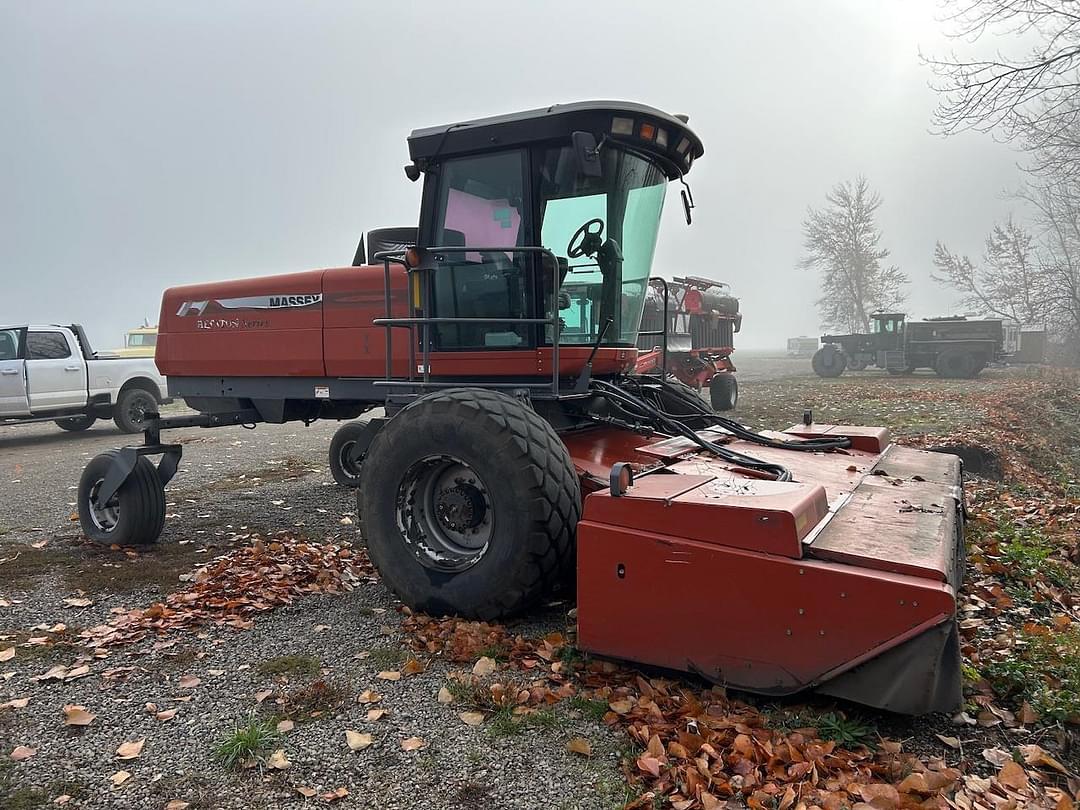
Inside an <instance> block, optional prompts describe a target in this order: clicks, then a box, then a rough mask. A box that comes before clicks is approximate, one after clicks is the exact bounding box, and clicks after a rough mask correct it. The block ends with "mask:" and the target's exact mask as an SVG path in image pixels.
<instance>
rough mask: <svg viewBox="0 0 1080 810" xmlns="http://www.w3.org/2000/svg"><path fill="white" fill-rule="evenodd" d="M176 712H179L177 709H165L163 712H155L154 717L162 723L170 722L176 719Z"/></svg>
mask: <svg viewBox="0 0 1080 810" xmlns="http://www.w3.org/2000/svg"><path fill="white" fill-rule="evenodd" d="M177 711H179V710H178V709H165V711H162V712H157V713H156V714H154V717H156V718H157V719H158V720H160V721H162V722H163V723H164V722H165V721H166V720H172V719H173V718H174V717H176V712H177Z"/></svg>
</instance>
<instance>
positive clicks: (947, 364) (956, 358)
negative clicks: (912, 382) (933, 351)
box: [934, 350, 980, 380]
mask: <svg viewBox="0 0 1080 810" xmlns="http://www.w3.org/2000/svg"><path fill="white" fill-rule="evenodd" d="M934 371H936V372H937V373H938V375H939V376H941V377H945V378H946V379H950V380H970V379H971V378H972V377H974V376H975V375H976V374H978V373H979V371H980V369H979V362H978V359H977V358H976V357H975V355H973V354H971V353H970V352H966V351H963V350H949V351H944V352H942V353H941V354H939V355H938V358H937V362H935V363H934Z"/></svg>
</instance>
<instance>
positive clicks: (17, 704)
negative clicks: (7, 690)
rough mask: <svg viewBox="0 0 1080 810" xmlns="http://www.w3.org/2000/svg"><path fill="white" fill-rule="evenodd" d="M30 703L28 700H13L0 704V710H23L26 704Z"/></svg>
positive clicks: (26, 698) (25, 698)
mask: <svg viewBox="0 0 1080 810" xmlns="http://www.w3.org/2000/svg"><path fill="white" fill-rule="evenodd" d="M29 702H30V698H28V697H24V698H14V699H13V700H9V701H8V702H7V703H0V709H25V708H26V704H27V703H29Z"/></svg>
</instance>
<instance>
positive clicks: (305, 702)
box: [273, 678, 352, 723]
mask: <svg viewBox="0 0 1080 810" xmlns="http://www.w3.org/2000/svg"><path fill="white" fill-rule="evenodd" d="M351 697H352V692H351V691H350V690H349V689H348V688H347V687H345V686H342V685H341V684H339V683H336V682H334V681H327V680H324V679H322V678H320V679H319V680H317V681H312V682H311V683H309V684H307V685H306V686H301V687H298V688H296V689H292V690H290V691H288V692H285V693H284V694H283V695H281V696H280V698H281V699H280V702H275V704H273V709H274V711H275V713H276V716H277V717H278V718H280V719H283V720H293V721H295V722H298V723H302V722H305V721H308V720H318V719H319V718H321V717H325V716H326V715H327V714H329V713H330V712H332V711H334V710H336V709H339V708H341V706H343V705H344V704H345V702H346V701H347V700H349V699H350V698H351Z"/></svg>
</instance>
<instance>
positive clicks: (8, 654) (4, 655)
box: [0, 647, 15, 661]
mask: <svg viewBox="0 0 1080 810" xmlns="http://www.w3.org/2000/svg"><path fill="white" fill-rule="evenodd" d="M14 657H15V648H14V647H8V648H7V649H6V650H0V661H10V660H11V659H12V658H14Z"/></svg>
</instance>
